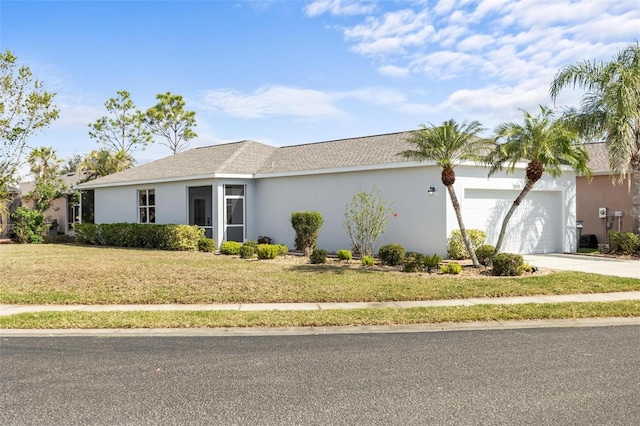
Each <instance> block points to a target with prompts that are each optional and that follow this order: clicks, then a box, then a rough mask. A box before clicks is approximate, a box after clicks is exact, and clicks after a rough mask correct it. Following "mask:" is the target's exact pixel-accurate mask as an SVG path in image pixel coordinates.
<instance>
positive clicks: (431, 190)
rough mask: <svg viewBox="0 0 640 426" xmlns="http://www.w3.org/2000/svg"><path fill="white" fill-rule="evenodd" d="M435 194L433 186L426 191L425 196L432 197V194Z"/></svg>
mask: <svg viewBox="0 0 640 426" xmlns="http://www.w3.org/2000/svg"><path fill="white" fill-rule="evenodd" d="M435 193H436V189H435V188H434V187H433V186H430V187H429V189H428V190H427V194H429V197H433V194H435Z"/></svg>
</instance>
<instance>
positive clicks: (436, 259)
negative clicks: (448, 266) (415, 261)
mask: <svg viewBox="0 0 640 426" xmlns="http://www.w3.org/2000/svg"><path fill="white" fill-rule="evenodd" d="M422 262H423V264H424V267H426V269H427V272H428V273H431V270H432V269H433V268H435V267H436V266H438V263H440V262H442V256H440V255H438V254H434V255H433V256H423V257H422Z"/></svg>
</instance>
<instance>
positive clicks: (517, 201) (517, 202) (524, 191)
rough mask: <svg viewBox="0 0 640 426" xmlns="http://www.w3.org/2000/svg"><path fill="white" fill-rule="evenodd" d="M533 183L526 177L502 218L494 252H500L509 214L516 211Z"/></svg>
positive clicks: (509, 218)
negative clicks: (516, 196)
mask: <svg viewBox="0 0 640 426" xmlns="http://www.w3.org/2000/svg"><path fill="white" fill-rule="evenodd" d="M534 184H535V182H533V181H531V180H530V179H527V183H526V184H525V185H524V188H522V191H520V195H518V198H516V199H515V201H514V202H513V204H512V205H511V208H510V209H509V211H508V212H507V214H506V216H505V217H504V220H503V221H502V228H500V235H499V236H498V242H497V243H496V251H495V253H496V254H498V253H499V252H500V248H501V247H502V241H503V240H504V234H505V233H506V231H507V225H508V224H509V220H511V216H513V213H514V212H515V211H516V209H517V208H518V206H519V205H520V203H521V202H522V200H524V197H526V196H527V194H528V193H529V191H531V188H533V185H534Z"/></svg>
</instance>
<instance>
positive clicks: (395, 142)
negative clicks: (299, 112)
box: [82, 132, 411, 187]
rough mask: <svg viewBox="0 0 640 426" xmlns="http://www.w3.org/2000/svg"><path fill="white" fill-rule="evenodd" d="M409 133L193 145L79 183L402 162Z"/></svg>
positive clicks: (273, 171)
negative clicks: (278, 143) (292, 142)
mask: <svg viewBox="0 0 640 426" xmlns="http://www.w3.org/2000/svg"><path fill="white" fill-rule="evenodd" d="M410 133H411V132H398V133H388V134H384V135H375V136H367V137H360V138H351V139H340V140H335V141H328V142H317V143H310V144H303V145H294V146H284V147H273V146H269V145H265V144H261V143H258V142H255V141H241V142H234V143H229V144H223V145H214V146H209V147H203V148H194V149H191V150H189V151H185V152H183V153H180V154H176V155H172V156H169V157H165V158H162V159H159V160H156V161H152V162H149V163H146V164H142V165H140V166H137V167H134V168H131V169H127V170H124V171H122V172H119V173H114V174H112V175H109V176H105V177H102V178H99V179H96V180H94V181H91V182H87V183H86V184H83V185H82V186H84V187H92V186H98V185H99V186H102V185H108V184H122V183H128V182H139V181H150V180H159V179H172V178H189V177H196V176H207V175H209V176H210V175H213V174H220V173H229V174H269V173H288V172H300V171H311V170H325V169H336V168H342V167H357V166H371V165H378V164H392V163H400V162H406V161H408V160H407V159H405V158H403V157H402V156H400V155H398V153H399V152H400V151H403V150H405V149H408V148H410V145H408V143H407V142H405V141H404V140H405V138H406V137H407V136H408V135H409V134H410Z"/></svg>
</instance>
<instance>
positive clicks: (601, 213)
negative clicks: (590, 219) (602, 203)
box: [598, 207, 607, 219]
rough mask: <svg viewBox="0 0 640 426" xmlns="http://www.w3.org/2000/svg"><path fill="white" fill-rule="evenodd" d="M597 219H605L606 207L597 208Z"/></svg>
mask: <svg viewBox="0 0 640 426" xmlns="http://www.w3.org/2000/svg"><path fill="white" fill-rule="evenodd" d="M598 217H599V218H600V219H605V218H606V217H607V208H606V207H598Z"/></svg>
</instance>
